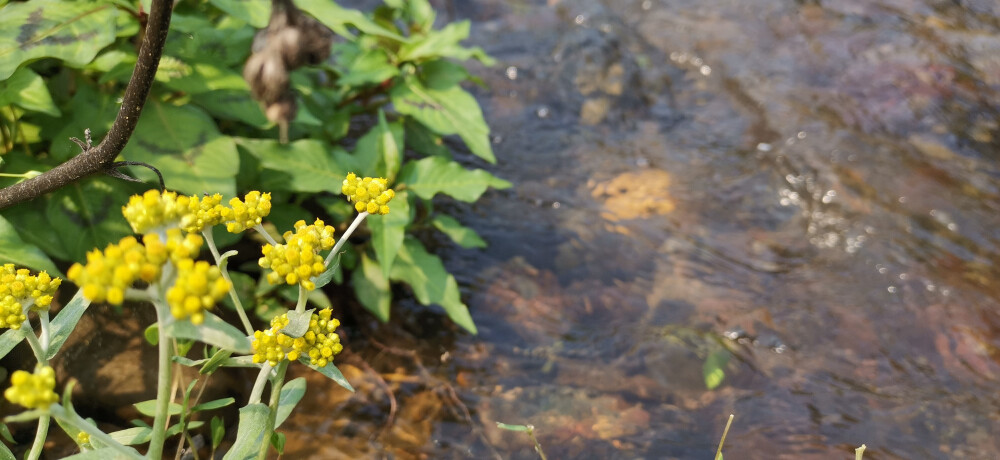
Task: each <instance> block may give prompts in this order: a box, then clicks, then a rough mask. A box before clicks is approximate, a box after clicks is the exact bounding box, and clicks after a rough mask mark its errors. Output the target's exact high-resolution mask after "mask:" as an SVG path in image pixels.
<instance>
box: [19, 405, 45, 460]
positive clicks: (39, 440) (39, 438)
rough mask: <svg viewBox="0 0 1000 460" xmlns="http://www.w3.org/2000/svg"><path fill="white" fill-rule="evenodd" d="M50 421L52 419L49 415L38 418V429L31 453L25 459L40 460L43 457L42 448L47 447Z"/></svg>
mask: <svg viewBox="0 0 1000 460" xmlns="http://www.w3.org/2000/svg"><path fill="white" fill-rule="evenodd" d="M49 420H51V417H50V416H48V415H43V416H41V417H39V418H38V429H36V430H35V440H34V441H33V442H32V443H31V451H30V452H28V456H27V457H25V458H27V459H28V460H38V458H39V457H41V456H42V447H44V446H45V438H47V437H48V436H49Z"/></svg>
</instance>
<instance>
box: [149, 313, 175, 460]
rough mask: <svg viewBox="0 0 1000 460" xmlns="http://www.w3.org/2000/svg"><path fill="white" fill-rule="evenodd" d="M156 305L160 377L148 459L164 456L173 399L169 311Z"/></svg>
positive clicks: (157, 385)
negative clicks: (168, 333)
mask: <svg viewBox="0 0 1000 460" xmlns="http://www.w3.org/2000/svg"><path fill="white" fill-rule="evenodd" d="M158 300H159V299H158ZM154 304H156V305H155V306H156V320H157V321H159V327H158V328H156V330H157V334H158V335H159V341H158V343H157V349H158V351H159V357H158V360H157V361H158V366H159V369H158V370H159V375H158V377H157V381H156V415H155V416H154V417H153V434H152V438H151V439H150V441H149V451H147V452H146V457H149V458H153V459H159V458H160V457H162V456H163V443H164V441H165V440H166V434H167V424H168V423H170V400H171V399H173V391H171V388H170V382H171V380H172V376H171V374H172V371H173V365H172V363H171V362H170V355H171V351H172V350H171V348H172V347H171V341H170V337H168V336H167V328H166V323H165V322H164V320H165V319H166V318H165V317H166V315H165V314H164V313H166V312H167V309H166V307H165V306H162V305H160V304H161V302H159V301H157V302H154Z"/></svg>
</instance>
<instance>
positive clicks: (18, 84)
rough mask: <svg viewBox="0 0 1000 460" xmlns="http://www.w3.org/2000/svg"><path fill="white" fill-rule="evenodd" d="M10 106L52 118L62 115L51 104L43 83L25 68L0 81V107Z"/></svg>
mask: <svg viewBox="0 0 1000 460" xmlns="http://www.w3.org/2000/svg"><path fill="white" fill-rule="evenodd" d="M10 104H14V105H16V106H19V107H21V108H22V109H25V110H30V111H32V112H41V113H44V114H47V115H51V116H53V117H58V116H60V115H62V113H61V112H59V108H58V107H56V105H55V103H53V102H52V96H51V95H50V94H49V88H48V87H46V86H45V81H44V80H42V77H41V76H39V75H38V74H37V73H35V72H34V71H32V70H31V69H29V68H27V67H22V68H20V69H18V70H17V71H15V72H14V73H13V74H12V75H11V76H10V78H8V79H7V80H0V106H7V105H10Z"/></svg>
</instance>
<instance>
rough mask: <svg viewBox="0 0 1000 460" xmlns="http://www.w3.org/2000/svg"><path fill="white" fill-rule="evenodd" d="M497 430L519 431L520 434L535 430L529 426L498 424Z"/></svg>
mask: <svg viewBox="0 0 1000 460" xmlns="http://www.w3.org/2000/svg"><path fill="white" fill-rule="evenodd" d="M497 428H500V429H501V430H507V431H517V432H520V433H524V432H528V431H531V430H532V429H533V428H532V427H529V426H527V425H508V424H506V423H500V422H497Z"/></svg>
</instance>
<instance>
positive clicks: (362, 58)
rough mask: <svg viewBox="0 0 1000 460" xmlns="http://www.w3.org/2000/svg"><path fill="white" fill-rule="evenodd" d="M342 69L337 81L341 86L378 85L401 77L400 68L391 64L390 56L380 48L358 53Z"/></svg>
mask: <svg viewBox="0 0 1000 460" xmlns="http://www.w3.org/2000/svg"><path fill="white" fill-rule="evenodd" d="M341 67H342V69H343V70H342V74H341V76H340V78H339V79H337V84H338V85H340V86H360V85H368V84H378V83H382V82H383V81H385V80H388V79H390V78H392V77H395V76H396V75H399V67H396V66H395V65H393V64H392V63H391V62H389V55H387V54H386V53H385V50H383V49H380V48H375V49H370V50H365V51H363V52H361V53H358V54H357V55H356V56H354V59H352V60H351V61H350V62H347V63H344V64H343V65H342V66H341Z"/></svg>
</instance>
